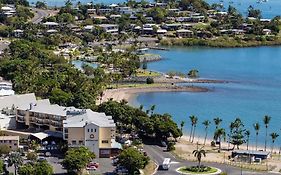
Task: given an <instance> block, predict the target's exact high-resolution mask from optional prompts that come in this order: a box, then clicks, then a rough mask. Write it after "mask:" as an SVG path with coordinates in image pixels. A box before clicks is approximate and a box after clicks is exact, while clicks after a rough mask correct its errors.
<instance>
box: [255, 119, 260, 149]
mask: <svg viewBox="0 0 281 175" xmlns="http://www.w3.org/2000/svg"><path fill="white" fill-rule="evenodd" d="M254 129H255V131H256V151H257V150H258V136H259V130H260V124H259V123H255V124H254Z"/></svg>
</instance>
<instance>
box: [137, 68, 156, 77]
mask: <svg viewBox="0 0 281 175" xmlns="http://www.w3.org/2000/svg"><path fill="white" fill-rule="evenodd" d="M160 75H161V74H160V73H159V72H154V71H149V70H143V69H139V70H137V77H156V76H160Z"/></svg>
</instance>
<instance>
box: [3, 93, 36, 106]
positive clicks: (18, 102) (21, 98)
mask: <svg viewBox="0 0 281 175" xmlns="http://www.w3.org/2000/svg"><path fill="white" fill-rule="evenodd" d="M30 103H36V97H35V94H34V93H31V94H22V95H11V96H4V97H0V109H3V108H11V107H12V106H13V105H14V106H15V107H24V108H25V109H27V108H28V107H29V104H30Z"/></svg>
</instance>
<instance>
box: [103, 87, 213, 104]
mask: <svg viewBox="0 0 281 175" xmlns="http://www.w3.org/2000/svg"><path fill="white" fill-rule="evenodd" d="M207 91H208V89H207V88H203V87H198V86H175V85H169V84H166V85H165V84H162V85H159V86H156V87H142V88H119V89H108V90H105V91H104V95H103V97H102V100H101V102H106V101H108V100H109V99H113V100H115V101H118V102H120V101H121V100H123V99H124V100H127V101H130V100H132V99H133V98H134V97H135V96H136V95H137V94H138V93H143V92H207ZM99 103H100V101H99Z"/></svg>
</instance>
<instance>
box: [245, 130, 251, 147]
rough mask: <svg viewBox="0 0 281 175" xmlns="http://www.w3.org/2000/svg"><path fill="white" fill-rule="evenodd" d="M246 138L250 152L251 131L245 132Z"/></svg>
mask: <svg viewBox="0 0 281 175" xmlns="http://www.w3.org/2000/svg"><path fill="white" fill-rule="evenodd" d="M245 136H246V137H247V138H246V142H247V150H249V139H250V131H249V130H247V131H245Z"/></svg>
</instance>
